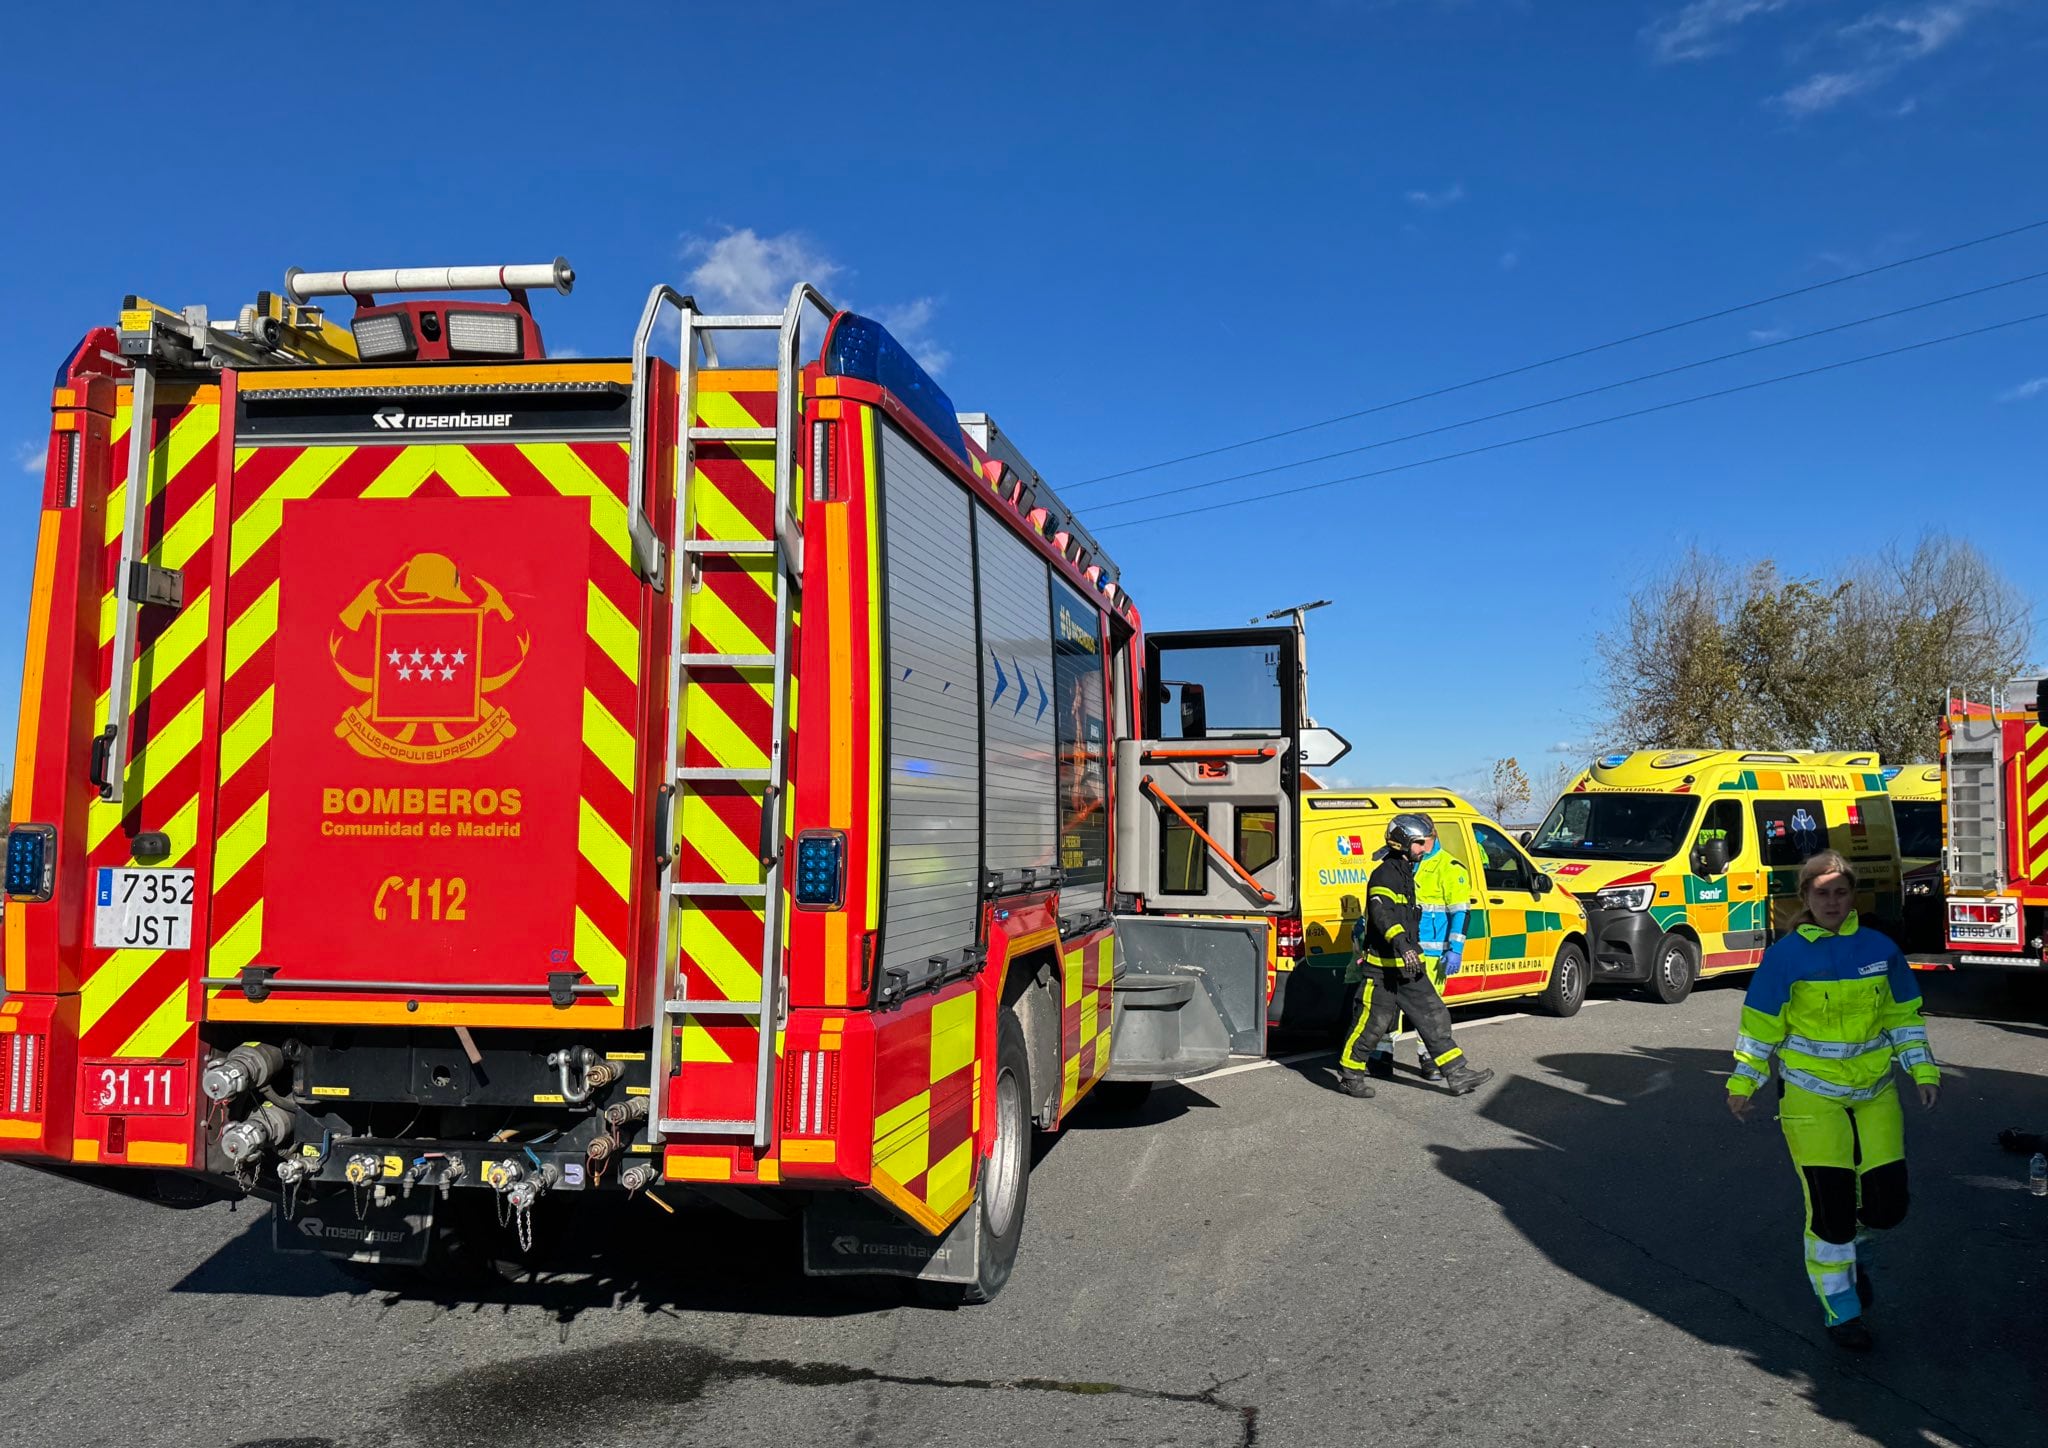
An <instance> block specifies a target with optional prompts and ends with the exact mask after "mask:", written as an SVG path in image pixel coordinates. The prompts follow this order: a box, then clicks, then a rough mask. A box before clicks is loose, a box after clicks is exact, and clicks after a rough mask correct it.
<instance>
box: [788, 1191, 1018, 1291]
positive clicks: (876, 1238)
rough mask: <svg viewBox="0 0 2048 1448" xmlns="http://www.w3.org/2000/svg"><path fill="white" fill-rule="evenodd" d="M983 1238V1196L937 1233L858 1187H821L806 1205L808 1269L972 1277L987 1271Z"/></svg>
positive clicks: (931, 1278)
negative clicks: (855, 1189) (926, 1230)
mask: <svg viewBox="0 0 2048 1448" xmlns="http://www.w3.org/2000/svg"><path fill="white" fill-rule="evenodd" d="M981 1238H982V1232H981V1203H980V1202H979V1200H977V1201H976V1202H975V1204H974V1205H973V1206H971V1207H969V1208H968V1209H967V1211H966V1212H965V1213H963V1214H962V1215H961V1217H960V1220H959V1221H957V1222H955V1223H954V1224H953V1225H952V1227H951V1228H950V1229H948V1230H947V1231H946V1232H945V1234H944V1235H942V1236H938V1237H932V1236H927V1235H926V1234H925V1233H924V1232H922V1231H920V1230H919V1229H918V1228H917V1227H915V1226H913V1225H912V1224H911V1223H909V1222H906V1221H904V1220H903V1218H901V1217H899V1216H897V1215H896V1214H895V1213H894V1212H891V1211H889V1210H888V1209H887V1208H885V1207H882V1206H879V1205H877V1204H876V1203H874V1202H871V1201H869V1200H868V1199H867V1198H866V1197H863V1196H860V1195H858V1194H856V1193H853V1192H827V1193H821V1194H820V1195H819V1196H818V1197H816V1198H815V1199H814V1200H813V1201H812V1202H811V1204H810V1206H809V1207H807V1208H806V1209H805V1211H804V1273H805V1275H806V1276H809V1277H873V1276H881V1277H915V1278H917V1279H918V1280H919V1281H921V1282H953V1283H972V1282H974V1281H976V1280H977V1279H978V1278H979V1276H980V1273H981Z"/></svg>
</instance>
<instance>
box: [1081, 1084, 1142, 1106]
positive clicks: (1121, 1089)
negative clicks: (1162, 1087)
mask: <svg viewBox="0 0 2048 1448" xmlns="http://www.w3.org/2000/svg"><path fill="white" fill-rule="evenodd" d="M1157 1084H1158V1083H1157V1082H1155V1081H1097V1082H1096V1083H1095V1089H1094V1090H1093V1091H1091V1092H1089V1093H1088V1097H1089V1099H1090V1100H1091V1101H1093V1102H1094V1103H1095V1104H1096V1105H1097V1106H1099V1107H1101V1108H1102V1109H1103V1110H1104V1111H1136V1110H1138V1109H1139V1108H1140V1107H1142V1106H1143V1105H1144V1104H1145V1103H1146V1102H1147V1101H1150V1100H1151V1099H1152V1088H1153V1087H1154V1086H1155V1085H1157Z"/></svg>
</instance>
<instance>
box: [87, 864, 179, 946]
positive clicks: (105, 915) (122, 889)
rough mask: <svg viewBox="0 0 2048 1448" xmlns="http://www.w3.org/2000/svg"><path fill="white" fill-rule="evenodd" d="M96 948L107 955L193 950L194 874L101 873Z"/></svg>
mask: <svg viewBox="0 0 2048 1448" xmlns="http://www.w3.org/2000/svg"><path fill="white" fill-rule="evenodd" d="M92 943H93V944H94V945H96V946H98V947H100V948H101V949H102V950H124V949H126V950H190V949H191V948H192V872H191V871H190V870H123V869H114V868H106V869H102V870H101V871H100V872H99V879H98V882H97V890H96V893H95V894H94V897H93V913H92Z"/></svg>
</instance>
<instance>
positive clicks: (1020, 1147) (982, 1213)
mask: <svg viewBox="0 0 2048 1448" xmlns="http://www.w3.org/2000/svg"><path fill="white" fill-rule="evenodd" d="M990 1100H991V1102H992V1109H993V1110H994V1112H995V1121H996V1140H995V1146H994V1148H993V1149H992V1150H991V1151H990V1152H989V1157H988V1160H987V1161H985V1162H983V1163H982V1164H981V1180H980V1181H979V1182H978V1183H977V1184H976V1185H975V1188H974V1205H975V1219H976V1224H977V1229H978V1230H979V1231H980V1233H981V1243H980V1248H981V1250H980V1252H979V1253H978V1254H977V1255H978V1256H979V1259H980V1270H979V1271H978V1272H977V1273H976V1276H975V1280H974V1281H972V1282H944V1283H940V1282H931V1283H921V1284H919V1286H920V1288H921V1291H920V1296H922V1297H923V1299H924V1300H925V1301H926V1302H929V1303H932V1304H934V1305H935V1306H945V1307H952V1306H963V1305H966V1304H969V1303H976V1302H990V1301H993V1300H994V1299H995V1295H996V1294H997V1293H998V1292H1001V1291H1002V1290H1003V1284H1004V1283H1006V1282H1008V1281H1009V1280H1010V1271H1011V1269H1012V1268H1014V1267H1015V1266H1016V1265H1017V1245H1018V1243H1019V1242H1021V1241H1022V1240H1023V1238H1024V1204H1025V1201H1026V1199H1027V1198H1028V1197H1029V1196H1030V1188H1031V1054H1030V1052H1029V1051H1028V1050H1027V1049H1026V1048H1025V1045H1024V1024H1023V1022H1021V1021H1019V1020H1018V1019H1017V1013H1016V1012H1015V1011H1011V1010H1006V1011H1003V1012H1001V1013H999V1014H998V1015H997V1017H996V1081H995V1089H994V1091H992V1092H991V1093H990Z"/></svg>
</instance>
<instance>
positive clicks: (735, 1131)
mask: <svg viewBox="0 0 2048 1448" xmlns="http://www.w3.org/2000/svg"><path fill="white" fill-rule="evenodd" d="M661 1133H662V1135H663V1136H677V1135H683V1134H689V1135H694V1136H752V1135H753V1134H754V1123H753V1122H752V1121H708V1120H697V1119H694V1118H691V1117H687V1116H664V1117H663V1118H662V1119H661Z"/></svg>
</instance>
